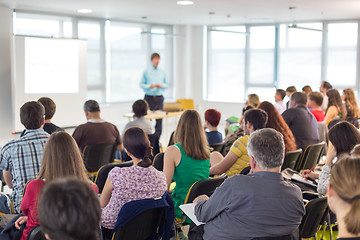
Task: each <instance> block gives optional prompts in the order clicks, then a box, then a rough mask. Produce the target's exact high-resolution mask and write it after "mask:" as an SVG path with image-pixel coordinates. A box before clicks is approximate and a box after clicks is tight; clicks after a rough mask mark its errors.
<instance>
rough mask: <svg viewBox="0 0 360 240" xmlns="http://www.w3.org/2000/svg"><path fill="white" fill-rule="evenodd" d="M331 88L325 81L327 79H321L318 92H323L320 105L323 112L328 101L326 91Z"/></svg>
mask: <svg viewBox="0 0 360 240" xmlns="http://www.w3.org/2000/svg"><path fill="white" fill-rule="evenodd" d="M330 89H332V85H331V84H330V83H329V82H327V81H322V82H321V85H320V92H321V93H322V94H323V97H324V100H323V103H322V105H321V109H322V110H323V111H324V112H325V111H326V109H327V108H328V102H329V98H328V96H327V91H328V90H330Z"/></svg>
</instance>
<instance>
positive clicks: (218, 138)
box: [204, 109, 223, 145]
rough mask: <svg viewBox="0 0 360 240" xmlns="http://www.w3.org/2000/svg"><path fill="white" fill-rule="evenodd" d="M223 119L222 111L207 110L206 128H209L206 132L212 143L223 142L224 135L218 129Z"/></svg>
mask: <svg viewBox="0 0 360 240" xmlns="http://www.w3.org/2000/svg"><path fill="white" fill-rule="evenodd" d="M220 119H221V113H220V112H219V111H218V110H216V109H208V110H206V112H205V124H204V128H205V129H208V130H209V131H208V132H205V133H206V137H207V140H208V142H209V144H210V145H212V144H217V143H222V141H223V136H222V134H221V133H220V132H219V131H218V125H219V122H220Z"/></svg>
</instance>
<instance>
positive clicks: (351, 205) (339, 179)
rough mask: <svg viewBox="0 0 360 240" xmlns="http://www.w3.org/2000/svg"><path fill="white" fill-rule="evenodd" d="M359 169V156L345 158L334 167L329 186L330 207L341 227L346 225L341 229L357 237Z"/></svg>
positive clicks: (359, 217)
mask: <svg viewBox="0 0 360 240" xmlns="http://www.w3.org/2000/svg"><path fill="white" fill-rule="evenodd" d="M359 169H360V156H359V155H351V156H349V155H345V156H343V157H342V158H340V159H339V160H338V161H337V162H336V163H335V164H334V166H333V167H332V169H331V175H330V183H329V185H328V203H329V207H330V209H331V210H332V211H333V212H334V213H335V214H336V217H337V220H338V222H339V225H340V224H344V226H340V227H341V228H340V229H344V230H346V231H347V232H348V233H350V234H352V235H355V236H359V235H360V170H359ZM339 233H340V232H339ZM341 234H344V232H342V233H341Z"/></svg>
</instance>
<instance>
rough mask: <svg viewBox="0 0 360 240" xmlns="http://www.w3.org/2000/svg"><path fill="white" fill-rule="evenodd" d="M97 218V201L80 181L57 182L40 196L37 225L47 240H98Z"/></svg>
mask: <svg viewBox="0 0 360 240" xmlns="http://www.w3.org/2000/svg"><path fill="white" fill-rule="evenodd" d="M100 216H101V209H100V205H99V200H98V199H97V197H96V195H95V194H94V191H93V190H92V189H91V188H90V186H89V184H88V183H86V182H84V181H80V180H78V179H72V178H65V179H57V180H55V181H52V182H50V183H49V184H46V185H45V187H44V189H43V191H42V193H41V195H40V200H39V221H40V226H41V231H42V232H43V233H44V234H45V237H46V239H47V240H64V239H68V240H80V239H86V240H98V239H99V224H100Z"/></svg>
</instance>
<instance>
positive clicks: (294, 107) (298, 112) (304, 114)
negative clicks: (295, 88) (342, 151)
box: [282, 92, 320, 150]
mask: <svg viewBox="0 0 360 240" xmlns="http://www.w3.org/2000/svg"><path fill="white" fill-rule="evenodd" d="M306 103H307V96H306V95H305V93H301V92H296V93H294V94H293V95H291V97H290V104H289V109H288V110H286V111H285V112H284V113H283V114H282V117H283V118H284V120H285V122H286V123H287V125H288V126H289V128H290V130H291V131H292V133H293V135H294V137H295V142H296V145H297V146H298V147H299V148H302V149H303V150H305V148H306V147H307V146H309V145H311V144H315V143H319V141H320V137H319V130H318V129H319V127H318V123H317V121H316V118H315V117H314V115H313V114H312V113H311V112H310V111H309V109H308V108H307V107H306Z"/></svg>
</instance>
